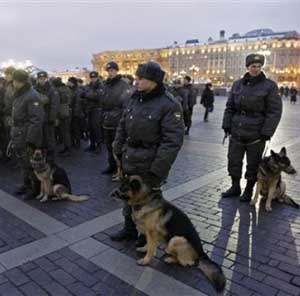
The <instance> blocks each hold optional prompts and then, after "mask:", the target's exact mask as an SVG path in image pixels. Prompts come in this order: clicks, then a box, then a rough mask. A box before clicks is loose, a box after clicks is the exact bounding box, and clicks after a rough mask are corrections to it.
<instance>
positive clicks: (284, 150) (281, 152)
mask: <svg viewBox="0 0 300 296" xmlns="http://www.w3.org/2000/svg"><path fill="white" fill-rule="evenodd" d="M279 155H280V157H283V156H286V148H285V147H282V148H281V150H280V152H279Z"/></svg>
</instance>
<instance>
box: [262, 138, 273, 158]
mask: <svg viewBox="0 0 300 296" xmlns="http://www.w3.org/2000/svg"><path fill="white" fill-rule="evenodd" d="M270 145H271V140H269V141H267V145H266V147H265V150H264V153H263V156H262V158H264V157H265V156H266V154H267V152H268V151H269V148H270Z"/></svg>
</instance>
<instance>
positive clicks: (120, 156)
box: [116, 153, 122, 161]
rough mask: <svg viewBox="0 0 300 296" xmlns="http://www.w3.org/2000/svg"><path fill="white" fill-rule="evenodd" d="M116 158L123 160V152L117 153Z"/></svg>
mask: <svg viewBox="0 0 300 296" xmlns="http://www.w3.org/2000/svg"><path fill="white" fill-rule="evenodd" d="M116 158H117V159H118V160H119V161H122V154H121V153H120V154H116Z"/></svg>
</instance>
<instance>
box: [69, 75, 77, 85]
mask: <svg viewBox="0 0 300 296" xmlns="http://www.w3.org/2000/svg"><path fill="white" fill-rule="evenodd" d="M68 81H69V82H71V83H73V84H74V85H76V86H77V84H78V80H77V78H76V77H73V76H72V77H69V79H68Z"/></svg>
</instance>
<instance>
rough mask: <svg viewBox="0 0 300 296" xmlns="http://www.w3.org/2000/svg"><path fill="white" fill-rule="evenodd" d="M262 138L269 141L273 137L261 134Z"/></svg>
mask: <svg viewBox="0 0 300 296" xmlns="http://www.w3.org/2000/svg"><path fill="white" fill-rule="evenodd" d="M260 139H261V140H262V141H269V140H270V139H271V137H269V136H266V135H261V136H260Z"/></svg>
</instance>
